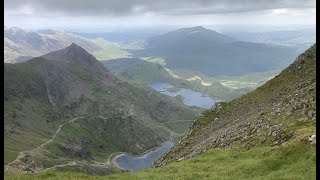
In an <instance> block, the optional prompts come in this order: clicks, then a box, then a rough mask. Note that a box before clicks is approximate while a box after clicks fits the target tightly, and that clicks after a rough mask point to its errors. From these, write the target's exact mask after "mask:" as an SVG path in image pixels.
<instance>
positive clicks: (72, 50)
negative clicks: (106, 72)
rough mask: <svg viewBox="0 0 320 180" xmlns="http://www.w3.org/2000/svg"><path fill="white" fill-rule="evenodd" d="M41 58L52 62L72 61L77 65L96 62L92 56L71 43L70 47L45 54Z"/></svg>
mask: <svg viewBox="0 0 320 180" xmlns="http://www.w3.org/2000/svg"><path fill="white" fill-rule="evenodd" d="M42 57H43V58H45V59H48V60H54V61H65V62H68V61H69V62H70V61H73V62H78V63H84V62H86V63H90V64H93V63H94V62H95V61H96V58H95V57H94V56H92V55H91V54H89V53H88V52H87V51H86V50H85V49H83V48H82V47H80V46H79V45H77V44H75V43H72V44H71V45H70V46H68V47H66V48H64V49H61V50H58V51H54V52H50V53H48V54H45V55H43V56H42Z"/></svg>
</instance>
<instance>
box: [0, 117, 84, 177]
mask: <svg viewBox="0 0 320 180" xmlns="http://www.w3.org/2000/svg"><path fill="white" fill-rule="evenodd" d="M81 118H83V117H77V118H73V119H71V120H70V121H68V122H66V123H63V124H61V125H60V126H59V127H58V129H57V130H56V132H55V133H54V134H53V136H52V138H51V139H49V140H48V141H46V142H45V143H43V144H40V145H39V146H37V147H36V148H34V149H31V150H27V151H21V152H20V153H19V155H18V157H17V158H16V159H15V160H14V161H12V162H11V163H9V164H8V165H6V169H5V170H4V171H5V172H6V171H8V169H9V167H10V166H11V165H12V164H14V163H16V162H18V161H20V159H21V158H23V157H24V156H25V155H26V153H31V152H37V150H41V149H43V148H44V146H45V145H47V144H49V143H51V142H52V141H53V139H54V138H55V137H56V136H57V134H58V133H59V132H60V131H61V129H62V127H63V126H65V125H66V124H68V123H73V122H74V121H75V120H77V119H81Z"/></svg>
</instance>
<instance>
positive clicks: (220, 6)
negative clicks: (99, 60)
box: [4, 0, 316, 16]
mask: <svg viewBox="0 0 320 180" xmlns="http://www.w3.org/2000/svg"><path fill="white" fill-rule="evenodd" d="M315 4H316V0H197V1H195V0H5V2H4V6H5V10H14V9H16V8H19V7H23V6H29V7H32V8H34V10H35V12H36V13H37V12H38V13H49V14H50V13H51V12H58V13H64V14H69V15H87V16H90V15H115V16H117V15H133V14H140V13H145V12H154V13H159V14H174V15H185V14H215V13H233V12H246V11H256V10H266V9H275V8H298V9H301V8H302V9H303V8H315Z"/></svg>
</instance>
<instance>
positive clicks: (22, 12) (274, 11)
mask: <svg viewBox="0 0 320 180" xmlns="http://www.w3.org/2000/svg"><path fill="white" fill-rule="evenodd" d="M315 6H316V0H197V1H196V0H5V1H4V23H5V25H6V26H8V27H21V28H28V29H41V28H55V29H65V30H70V29H109V30H113V29H117V28H145V27H189V26H199V25H201V26H205V27H215V26H270V27H271V26H272V27H273V26H282V27H289V26H297V25H298V26H304V25H315V23H316V9H315Z"/></svg>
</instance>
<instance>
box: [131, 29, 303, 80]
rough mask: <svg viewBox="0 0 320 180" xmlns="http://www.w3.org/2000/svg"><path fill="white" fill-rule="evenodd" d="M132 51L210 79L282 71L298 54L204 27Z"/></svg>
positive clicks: (181, 31)
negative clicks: (162, 60) (210, 77)
mask: <svg viewBox="0 0 320 180" xmlns="http://www.w3.org/2000/svg"><path fill="white" fill-rule="evenodd" d="M129 52H131V53H132V54H133V55H134V56H136V57H144V56H145V57H161V58H163V59H164V60H165V63H166V67H167V68H169V69H178V68H183V69H190V70H194V71H198V72H201V73H204V74H206V75H209V76H216V75H232V76H236V75H243V74H248V73H252V72H264V71H270V70H275V69H282V68H284V67H286V66H288V65H289V64H290V63H291V62H292V59H293V58H294V57H296V56H297V55H298V51H297V50H296V49H295V48H293V47H289V46H280V45H274V44H264V43H254V42H247V41H240V40H237V39H235V38H232V37H229V36H226V35H223V34H220V33H218V32H216V31H213V30H210V29H206V28H203V27H201V26H196V27H191V28H182V29H178V30H175V31H171V32H168V33H166V34H163V35H159V36H156V37H152V38H148V39H146V40H145V47H144V49H142V50H135V51H129Z"/></svg>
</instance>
